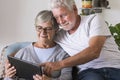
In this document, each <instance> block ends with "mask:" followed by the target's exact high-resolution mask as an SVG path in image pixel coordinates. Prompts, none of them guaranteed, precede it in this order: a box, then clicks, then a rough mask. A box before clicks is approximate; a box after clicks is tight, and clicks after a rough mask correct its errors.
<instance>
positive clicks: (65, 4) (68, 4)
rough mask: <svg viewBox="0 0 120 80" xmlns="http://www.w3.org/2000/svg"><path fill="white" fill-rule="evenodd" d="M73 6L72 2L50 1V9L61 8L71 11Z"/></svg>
mask: <svg viewBox="0 0 120 80" xmlns="http://www.w3.org/2000/svg"><path fill="white" fill-rule="evenodd" d="M74 5H76V4H75V1H74V0H50V8H51V9H53V8H58V7H60V6H63V7H66V8H68V9H69V10H72V9H73V6H74Z"/></svg>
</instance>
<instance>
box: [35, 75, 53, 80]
mask: <svg viewBox="0 0 120 80" xmlns="http://www.w3.org/2000/svg"><path fill="white" fill-rule="evenodd" d="M33 79H34V80H52V79H51V78H49V77H47V76H46V75H44V74H43V75H42V76H40V75H38V74H36V75H34V76H33Z"/></svg>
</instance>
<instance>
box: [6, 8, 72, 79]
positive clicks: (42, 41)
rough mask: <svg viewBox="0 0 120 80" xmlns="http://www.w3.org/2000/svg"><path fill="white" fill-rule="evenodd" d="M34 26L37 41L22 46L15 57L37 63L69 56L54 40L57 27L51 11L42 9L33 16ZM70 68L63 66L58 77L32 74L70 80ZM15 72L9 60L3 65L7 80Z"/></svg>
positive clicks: (38, 76)
mask: <svg viewBox="0 0 120 80" xmlns="http://www.w3.org/2000/svg"><path fill="white" fill-rule="evenodd" d="M35 27H36V32H37V37H38V41H36V42H33V43H32V44H31V45H29V46H27V47H25V48H22V49H21V50H20V51H18V52H17V53H16V55H15V57H17V58H20V59H23V60H26V61H29V62H33V63H37V64H38V63H39V64H40V63H43V62H55V61H60V60H63V59H65V58H67V57H69V55H68V54H67V53H66V52H65V51H64V50H63V49H62V48H61V47H60V46H59V45H57V44H56V43H55V42H54V36H55V34H56V32H57V31H58V29H59V27H58V24H57V22H56V20H55V19H54V17H53V14H52V12H51V11H48V10H43V11H41V12H39V13H38V15H37V16H36V18H35ZM71 70H72V69H71V68H63V69H62V70H61V75H60V76H59V77H58V78H53V77H48V76H47V75H45V74H43V75H42V76H40V75H38V74H36V75H33V79H34V80H72V77H71V76H72V75H71ZM15 74H16V69H15V68H14V67H13V66H11V65H10V63H9V62H7V63H6V65H5V79H6V78H7V80H9V79H13V80H14V78H13V77H14V75H15ZM18 77H19V76H18ZM18 79H20V78H18Z"/></svg>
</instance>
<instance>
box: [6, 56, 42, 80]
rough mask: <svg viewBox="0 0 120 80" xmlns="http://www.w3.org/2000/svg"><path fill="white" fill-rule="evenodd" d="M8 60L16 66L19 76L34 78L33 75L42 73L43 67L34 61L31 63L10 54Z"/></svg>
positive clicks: (31, 79) (30, 79)
mask: <svg viewBox="0 0 120 80" xmlns="http://www.w3.org/2000/svg"><path fill="white" fill-rule="evenodd" d="M8 60H9V62H10V64H11V65H12V66H14V67H15V68H16V76H17V77H20V78H25V79H28V80H33V75H35V74H39V75H42V68H41V67H40V66H38V65H36V64H34V63H30V62H28V61H26V60H21V59H19V58H16V57H12V56H9V55H8Z"/></svg>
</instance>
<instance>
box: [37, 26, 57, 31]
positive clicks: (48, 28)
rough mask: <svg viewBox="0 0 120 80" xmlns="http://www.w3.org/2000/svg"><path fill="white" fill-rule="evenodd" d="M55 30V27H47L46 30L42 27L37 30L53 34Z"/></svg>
mask: <svg viewBox="0 0 120 80" xmlns="http://www.w3.org/2000/svg"><path fill="white" fill-rule="evenodd" d="M54 29H55V28H53V27H45V28H43V27H42V26H36V30H37V31H38V32H42V31H43V30H44V31H46V32H51V31H52V30H54Z"/></svg>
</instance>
